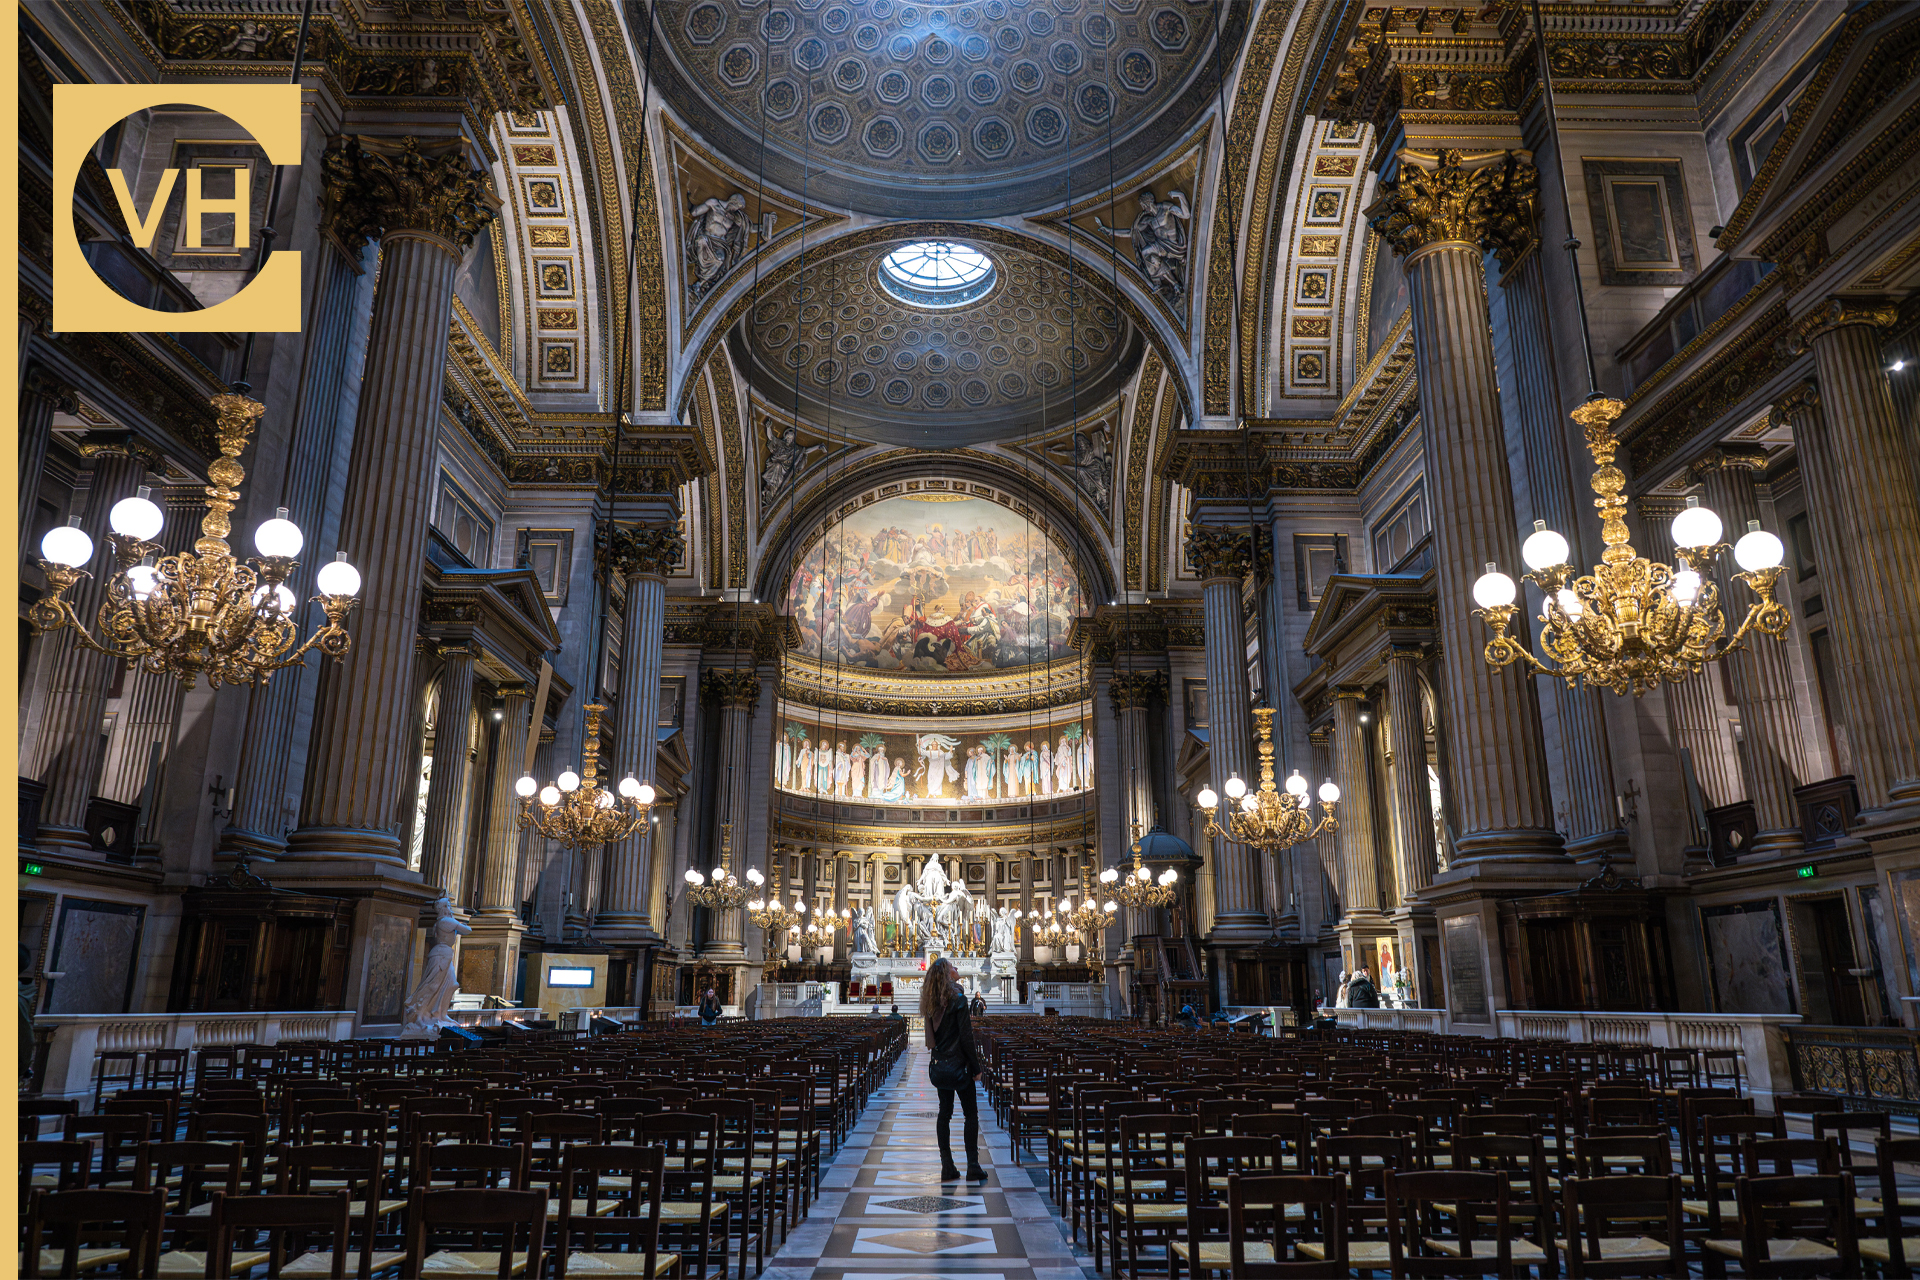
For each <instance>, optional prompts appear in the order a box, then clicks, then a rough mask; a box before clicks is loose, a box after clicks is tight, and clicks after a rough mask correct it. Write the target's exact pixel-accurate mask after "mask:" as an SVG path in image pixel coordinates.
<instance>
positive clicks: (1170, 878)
mask: <svg viewBox="0 0 1920 1280" xmlns="http://www.w3.org/2000/svg"><path fill="white" fill-rule="evenodd" d="M1179 878H1180V873H1179V872H1178V871H1175V870H1174V869H1173V868H1172V867H1168V868H1167V869H1166V870H1165V871H1162V872H1161V873H1160V883H1161V884H1163V885H1168V886H1171V885H1172V884H1173V883H1174V881H1176V880H1178V879H1179Z"/></svg>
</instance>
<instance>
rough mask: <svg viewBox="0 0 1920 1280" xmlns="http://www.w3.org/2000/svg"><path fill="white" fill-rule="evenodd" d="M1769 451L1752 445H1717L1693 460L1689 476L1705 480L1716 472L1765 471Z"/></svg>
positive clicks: (1688, 470)
mask: <svg viewBox="0 0 1920 1280" xmlns="http://www.w3.org/2000/svg"><path fill="white" fill-rule="evenodd" d="M1766 469H1767V451H1766V450H1765V449H1763V448H1761V447H1760V446H1759V445H1752V444H1717V445H1715V446H1714V447H1713V448H1711V449H1709V450H1707V451H1706V452H1705V453H1704V454H1702V455H1701V456H1700V457H1698V458H1695V459H1694V460H1693V464H1692V465H1691V466H1689V467H1688V468H1687V474H1688V475H1690V476H1692V477H1693V478H1694V479H1695V480H1702V479H1705V478H1706V477H1707V476H1709V475H1712V474H1713V473H1714V472H1716V471H1765V470H1766Z"/></svg>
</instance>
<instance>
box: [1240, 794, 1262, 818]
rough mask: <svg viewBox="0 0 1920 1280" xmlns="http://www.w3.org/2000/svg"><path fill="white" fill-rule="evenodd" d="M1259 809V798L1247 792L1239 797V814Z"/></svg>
mask: <svg viewBox="0 0 1920 1280" xmlns="http://www.w3.org/2000/svg"><path fill="white" fill-rule="evenodd" d="M1259 807H1260V798H1259V797H1258V796H1256V795H1254V794H1253V793H1252V792H1251V791H1249V792H1248V793H1247V794H1246V795H1244V796H1241V797H1240V810H1241V812H1243V813H1252V812H1253V811H1254V810H1256V809H1258V808H1259Z"/></svg>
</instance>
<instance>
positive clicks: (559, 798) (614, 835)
mask: <svg viewBox="0 0 1920 1280" xmlns="http://www.w3.org/2000/svg"><path fill="white" fill-rule="evenodd" d="M605 710H606V708H605V707H603V706H601V705H600V704H599V703H597V702H590V703H588V704H587V706H586V713H587V730H586V741H585V742H584V743H583V744H582V745H581V748H580V772H579V773H575V772H573V770H571V769H568V770H566V771H565V772H563V773H562V774H561V775H560V776H559V778H557V779H556V780H555V781H553V782H552V783H549V784H548V785H547V786H545V787H542V786H540V785H539V784H538V783H536V782H535V781H534V780H533V775H532V774H528V775H527V776H526V777H524V778H522V779H520V781H519V782H517V783H515V784H514V790H515V791H517V792H518V793H519V794H520V824H521V825H522V826H528V827H532V828H533V829H534V830H535V831H538V832H539V833H540V834H541V835H543V836H545V837H546V838H547V839H549V840H557V841H559V842H560V843H561V844H563V845H565V846H566V847H568V848H570V849H582V848H587V847H590V846H592V845H599V844H613V843H615V842H617V841H620V840H625V839H626V838H627V837H628V836H630V835H632V834H633V833H634V832H636V831H638V830H639V829H640V826H641V824H642V823H644V822H645V821H646V820H647V810H649V809H651V808H652V807H653V797H654V791H653V788H652V787H651V786H649V785H648V784H646V783H644V782H639V781H636V780H635V779H634V778H633V777H632V775H628V776H627V777H625V778H622V779H621V780H620V789H619V794H618V795H615V794H614V793H613V792H612V791H609V790H608V789H607V788H605V787H603V786H601V785H600V715H601V713H602V712H604V711H605Z"/></svg>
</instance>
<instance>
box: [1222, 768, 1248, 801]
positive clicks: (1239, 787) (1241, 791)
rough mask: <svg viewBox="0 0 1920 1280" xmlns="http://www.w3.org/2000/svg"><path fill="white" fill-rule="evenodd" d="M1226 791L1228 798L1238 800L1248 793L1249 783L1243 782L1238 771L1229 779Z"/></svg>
mask: <svg viewBox="0 0 1920 1280" xmlns="http://www.w3.org/2000/svg"><path fill="white" fill-rule="evenodd" d="M1226 792H1227V799H1229V800H1238V799H1239V798H1240V797H1241V796H1243V795H1245V794H1247V784H1246V783H1244V782H1242V781H1241V780H1240V775H1239V774H1237V773H1236V774H1234V775H1233V776H1232V777H1231V778H1228V779H1227V786H1226Z"/></svg>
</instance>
